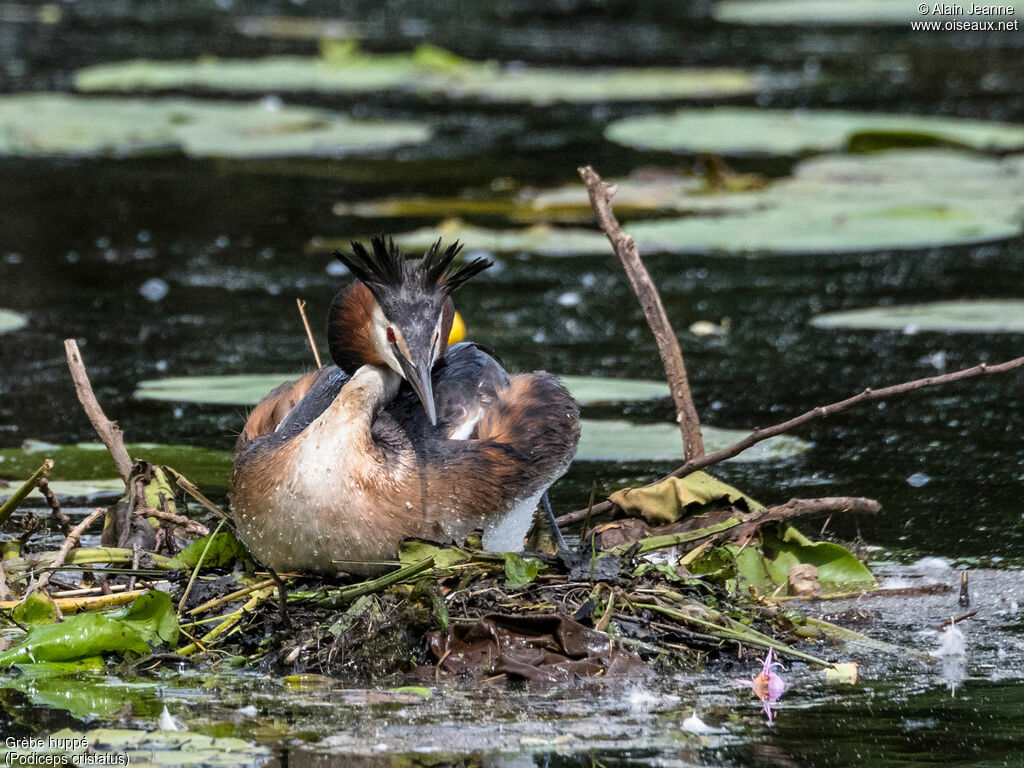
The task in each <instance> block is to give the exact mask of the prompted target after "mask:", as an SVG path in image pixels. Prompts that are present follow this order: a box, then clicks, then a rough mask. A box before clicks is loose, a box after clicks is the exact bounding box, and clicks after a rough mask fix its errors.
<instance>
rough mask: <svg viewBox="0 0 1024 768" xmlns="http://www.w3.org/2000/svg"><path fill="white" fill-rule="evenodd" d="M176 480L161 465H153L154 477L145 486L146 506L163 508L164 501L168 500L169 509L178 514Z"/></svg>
mask: <svg viewBox="0 0 1024 768" xmlns="http://www.w3.org/2000/svg"><path fill="white" fill-rule="evenodd" d="M175 490H176V489H175V485H174V482H173V481H172V480H171V479H170V477H168V476H167V472H165V471H164V468H163V467H161V466H159V465H154V466H153V478H152V479H151V480H150V481H149V482H147V483H146V484H145V486H144V487H143V491H142V493H143V497H144V498H145V501H146V506H147V507H150V508H151V509H162V508H163V507H162V504H163V501H164V500H166V502H167V511H169V512H170V513H171V514H177V511H178V508H177V505H176V504H175V503H174V497H175V495H176V494H175Z"/></svg>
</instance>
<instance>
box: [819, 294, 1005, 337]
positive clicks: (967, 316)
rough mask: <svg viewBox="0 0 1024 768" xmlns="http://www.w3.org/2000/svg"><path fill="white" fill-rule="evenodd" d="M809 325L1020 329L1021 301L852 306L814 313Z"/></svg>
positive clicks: (978, 330)
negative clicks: (851, 307)
mask: <svg viewBox="0 0 1024 768" xmlns="http://www.w3.org/2000/svg"><path fill="white" fill-rule="evenodd" d="M811 325H813V326H815V327H816V328H856V329H870V330H887V331H888V330H892V331H903V332H910V331H945V332H948V333H954V332H962V333H1024V301H1022V300H1019V299H977V300H963V301H939V302H933V303H929V304H910V305H903V306H889V307H870V308H868V309H852V310H846V311H844V312H832V313H829V314H825V315H818V316H817V317H815V318H813V319H812V320H811Z"/></svg>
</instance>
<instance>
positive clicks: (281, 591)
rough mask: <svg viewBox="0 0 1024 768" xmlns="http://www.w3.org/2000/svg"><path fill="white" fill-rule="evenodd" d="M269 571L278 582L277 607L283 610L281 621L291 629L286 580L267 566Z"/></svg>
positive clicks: (276, 582)
mask: <svg viewBox="0 0 1024 768" xmlns="http://www.w3.org/2000/svg"><path fill="white" fill-rule="evenodd" d="M267 573H269V574H270V578H272V579H273V580H274V583H275V584H277V607H278V610H280V611H281V623H282V624H284V628H285V629H291V628H292V620H291V619H290V618H289V616H288V591H287V590H286V589H285V586H284V580H283V579H282V578H281V577H280V576H278V575H277V571H275V570H274V569H273V568H271V567H270V566H267Z"/></svg>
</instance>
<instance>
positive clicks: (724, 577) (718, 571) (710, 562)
mask: <svg viewBox="0 0 1024 768" xmlns="http://www.w3.org/2000/svg"><path fill="white" fill-rule="evenodd" d="M688 570H689V571H690V573H692V574H693V575H694V576H701V577H703V578H704V579H706V580H709V581H717V582H725V581H728V580H729V579H735V578H736V575H737V573H738V568H737V565H736V558H735V557H734V556H733V553H732V552H731V551H730V549H729V547H727V546H721V547H712V548H711V549H709V550H708V551H707V552H705V553H704V554H703V555H701V556H700V557H698V558H697V559H696V560H694V561H693V562H692V563H690V567H689V569H688Z"/></svg>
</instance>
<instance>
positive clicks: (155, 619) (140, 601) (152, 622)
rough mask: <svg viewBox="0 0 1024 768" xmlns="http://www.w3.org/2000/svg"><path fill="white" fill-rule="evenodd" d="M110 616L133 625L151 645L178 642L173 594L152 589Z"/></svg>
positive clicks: (168, 644)
mask: <svg viewBox="0 0 1024 768" xmlns="http://www.w3.org/2000/svg"><path fill="white" fill-rule="evenodd" d="M211 549H212V547H211ZM207 556H209V555H207ZM110 618H112V619H116V620H117V621H120V622H121V623H122V624H124V625H125V626H128V627H131V628H132V629H133V630H135V632H137V633H138V635H139V636H140V637H141V638H142V639H143V640H145V641H146V642H147V643H149V644H150V645H161V644H164V643H166V644H167V646H168V647H169V648H174V647H175V646H176V645H177V644H178V617H177V616H176V615H175V613H174V605H173V604H172V602H171V596H170V595H168V594H167V593H166V592H161V591H159V590H156V589H151V590H149V591H148V592H146V593H145V594H143V595H140V596H139V597H137V598H136V599H135V601H134V602H133V603H132V604H131V605H130V606H128V607H127V608H126V609H124V610H122V611H118V612H117V613H113V614H111V615H110Z"/></svg>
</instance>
